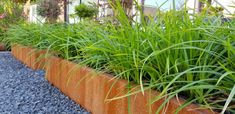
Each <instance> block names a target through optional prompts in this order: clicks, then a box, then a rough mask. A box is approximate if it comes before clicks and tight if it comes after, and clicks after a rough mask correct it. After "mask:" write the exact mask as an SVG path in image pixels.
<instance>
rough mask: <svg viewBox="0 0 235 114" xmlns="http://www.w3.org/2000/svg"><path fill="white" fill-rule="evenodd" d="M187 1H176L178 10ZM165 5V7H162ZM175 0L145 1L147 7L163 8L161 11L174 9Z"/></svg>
mask: <svg viewBox="0 0 235 114" xmlns="http://www.w3.org/2000/svg"><path fill="white" fill-rule="evenodd" d="M184 1H185V0H175V3H176V8H178V7H180V6H181V5H182V4H183V3H184ZM162 4H163V5H162ZM172 4H173V0H145V5H146V6H157V7H159V6H161V5H162V6H161V9H164V10H166V9H169V8H172Z"/></svg>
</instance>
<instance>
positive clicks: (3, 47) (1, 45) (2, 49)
mask: <svg viewBox="0 0 235 114" xmlns="http://www.w3.org/2000/svg"><path fill="white" fill-rule="evenodd" d="M5 50H6V47H5V45H4V44H3V43H0V51H5Z"/></svg>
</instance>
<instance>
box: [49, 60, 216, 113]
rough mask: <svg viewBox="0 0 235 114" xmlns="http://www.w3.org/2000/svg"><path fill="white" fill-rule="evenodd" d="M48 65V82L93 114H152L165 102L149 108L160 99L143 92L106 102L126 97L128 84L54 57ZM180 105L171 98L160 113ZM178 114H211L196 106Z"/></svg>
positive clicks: (148, 91) (152, 94) (180, 100)
mask: <svg viewBox="0 0 235 114" xmlns="http://www.w3.org/2000/svg"><path fill="white" fill-rule="evenodd" d="M49 61H50V62H49V63H48V64H49V65H47V76H46V77H47V79H48V80H49V81H50V82H51V83H52V84H54V85H55V86H56V87H58V88H59V89H60V90H61V91H62V92H63V93H64V94H66V95H68V96H69V97H70V98H71V99H73V100H74V101H76V102H77V103H79V104H80V105H82V106H83V107H85V108H86V109H87V110H89V111H91V112H92V113H94V114H127V113H128V105H130V110H129V111H130V113H131V114H136V113H137V114H149V113H155V112H156V110H157V109H158V108H159V106H160V105H161V104H162V103H163V101H164V99H161V100H159V101H157V102H155V103H153V104H152V105H148V104H150V102H151V101H152V100H153V98H154V97H155V96H157V95H159V93H158V92H156V91H154V90H146V91H145V94H144V95H143V94H142V93H141V92H139V93H137V94H134V95H131V96H129V97H124V98H121V99H117V100H111V101H108V99H112V98H115V97H119V96H123V95H125V94H127V93H128V89H127V87H128V82H127V81H126V80H122V79H119V80H117V79H114V77H113V76H110V75H108V74H104V73H97V72H95V70H93V69H91V68H88V67H85V66H79V65H78V64H75V63H73V62H70V61H67V60H63V59H60V58H57V57H51V58H50V59H49ZM132 86H135V87H134V88H137V89H136V90H139V87H138V85H135V84H132ZM132 91H134V89H133V90H132ZM128 99H129V102H128ZM183 102H184V100H182V99H176V98H172V99H171V100H170V102H169V103H168V105H167V106H166V107H164V109H165V110H162V111H161V112H162V113H163V111H164V113H165V114H174V112H175V111H176V109H177V108H178V107H179V106H180V105H181V104H183ZM179 113H180V114H213V112H212V111H210V110H208V109H199V106H197V105H195V104H191V105H189V106H187V107H185V108H183V109H182V110H181V111H180V112H179Z"/></svg>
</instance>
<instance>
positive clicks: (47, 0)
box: [37, 0, 62, 23]
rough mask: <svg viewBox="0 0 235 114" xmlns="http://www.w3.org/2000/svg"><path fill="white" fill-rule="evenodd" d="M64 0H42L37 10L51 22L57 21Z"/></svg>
mask: <svg viewBox="0 0 235 114" xmlns="http://www.w3.org/2000/svg"><path fill="white" fill-rule="evenodd" d="M61 3H62V0H40V2H39V3H38V7H37V12H38V14H39V15H40V16H42V17H45V18H46V21H47V22H49V23H55V22H56V20H57V19H58V17H59V15H60V14H61Z"/></svg>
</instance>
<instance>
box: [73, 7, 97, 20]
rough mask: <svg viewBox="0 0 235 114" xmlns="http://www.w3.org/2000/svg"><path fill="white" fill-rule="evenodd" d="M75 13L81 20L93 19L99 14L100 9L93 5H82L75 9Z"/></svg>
mask: <svg viewBox="0 0 235 114" xmlns="http://www.w3.org/2000/svg"><path fill="white" fill-rule="evenodd" d="M75 12H76V14H77V15H78V16H79V17H80V18H92V17H94V16H95V15H96V14H97V13H98V9H97V8H96V7H94V6H91V5H85V4H80V5H78V6H76V7H75Z"/></svg>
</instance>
